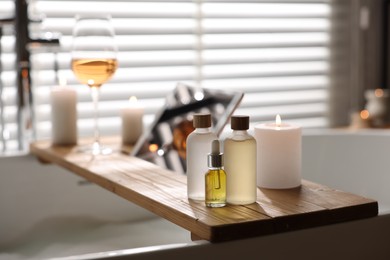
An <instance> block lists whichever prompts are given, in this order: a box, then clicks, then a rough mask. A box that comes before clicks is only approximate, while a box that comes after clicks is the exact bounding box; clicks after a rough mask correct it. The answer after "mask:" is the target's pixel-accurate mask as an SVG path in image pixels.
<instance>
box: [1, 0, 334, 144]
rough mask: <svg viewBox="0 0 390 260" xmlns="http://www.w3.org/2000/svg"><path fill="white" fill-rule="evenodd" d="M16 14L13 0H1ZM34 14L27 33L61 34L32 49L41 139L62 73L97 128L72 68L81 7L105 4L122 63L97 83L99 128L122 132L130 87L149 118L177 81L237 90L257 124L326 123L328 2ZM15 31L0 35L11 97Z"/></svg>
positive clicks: (112, 5) (11, 105)
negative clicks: (53, 43) (278, 120)
mask: <svg viewBox="0 0 390 260" xmlns="http://www.w3.org/2000/svg"><path fill="white" fill-rule="evenodd" d="M1 2H2V3H1V7H0V8H1V12H2V13H3V12H12V8H13V5H12V1H5V0H3V1H1ZM29 12H30V15H41V16H42V15H43V17H44V19H43V21H42V22H41V23H34V24H31V26H30V30H31V34H33V35H34V34H36V35H42V34H44V33H47V32H56V33H60V34H61V38H60V46H58V48H52V47H51V48H45V47H39V48H32V49H31V62H32V63H31V66H32V71H31V76H32V88H33V93H34V109H35V114H36V118H35V120H36V122H35V127H36V133H37V138H38V139H43V138H49V137H50V129H51V123H50V104H49V101H50V100H49V93H50V89H51V88H52V87H53V86H55V85H58V78H63V79H65V80H66V81H67V83H68V85H69V87H71V88H74V89H76V90H77V92H78V118H79V121H78V128H79V132H80V135H81V136H86V135H92V127H93V121H92V119H93V106H92V101H91V97H90V93H89V89H88V87H86V86H83V85H81V84H80V83H78V81H77V80H76V78H75V76H74V75H73V73H72V71H71V70H70V47H71V42H72V37H71V33H72V28H73V25H74V23H75V20H74V16H75V14H77V13H92V12H102V13H109V14H111V16H112V18H113V21H112V22H113V25H114V28H115V32H116V40H117V43H118V46H119V54H118V62H119V68H118V70H117V71H116V73H115V75H114V77H113V78H112V79H111V80H110V81H109V82H107V83H106V84H104V85H103V86H102V88H101V99H100V103H99V113H100V120H99V126H100V130H101V133H102V135H111V134H119V131H120V123H121V122H120V117H119V109H120V107H122V106H123V105H124V104H126V102H127V100H128V98H129V97H130V96H132V95H134V96H137V98H138V100H139V102H141V104H142V105H143V106H144V107H145V113H146V115H145V117H144V120H145V126H146V127H147V126H148V125H149V124H150V123H151V122H152V120H153V118H154V114H155V113H156V112H157V111H158V110H159V109H160V108H161V107H162V105H163V103H164V98H165V96H166V95H167V94H168V93H169V92H170V91H172V90H173V89H174V88H175V87H176V84H177V83H178V82H183V83H186V84H188V85H201V86H203V87H206V88H216V89H226V90H240V91H243V92H244V93H245V96H244V99H243V101H242V103H241V105H240V106H239V108H238V109H237V110H236V114H246V115H249V116H250V117H251V124H252V125H254V124H256V123H259V122H264V121H272V120H274V118H275V115H276V114H281V116H282V119H284V120H286V121H294V122H295V123H298V124H301V125H302V126H303V127H326V126H327V124H328V120H327V117H326V114H327V109H328V104H327V99H328V90H329V85H330V82H331V73H330V71H331V65H332V63H331V56H332V53H333V52H335V51H336V52H337V50H336V46H334V45H332V44H331V27H332V23H333V18H332V17H333V16H332V12H333V10H332V4H331V1H330V0H321V1H315V0H313V1H311V0H301V1H287V0H284V1H264V0H257V1H256V0H253V1H251V0H247V1H233V0H224V1H222V0H205V1H200V0H199V1H174V0H171V1H163V0H154V1H152V0H144V1H124V0H114V1H87V0H84V1H71V0H51V1H48V0H46V1H45V0H37V1H32V2H31V3H30V8H29ZM13 41H14V38H13V36H12V35H7V36H4V37H3V39H2V49H3V51H2V64H3V73H2V82H3V85H4V86H5V88H4V89H5V90H4V94H5V96H13V95H14V94H15V91H16V88H15V84H16V82H15V72H14V68H13V66H14V64H13V62H14V60H15V55H14V54H13V48H12V46H13V44H14V43H13ZM5 105H6V108H5V109H4V111H5V112H6V114H7V116H6V117H7V120H6V121H7V122H6V123H7V124H6V126H7V128H8V129H9V130H8V131H9V134H8V135H9V136H8V138H9V139H10V143H11V141H12V139H13V138H14V137H15V133H14V131H15V126H14V124H15V121H14V119H13V118H14V116H15V113H16V109H15V102H14V100H13V99H12V98H8V99H7V100H6V101H5Z"/></svg>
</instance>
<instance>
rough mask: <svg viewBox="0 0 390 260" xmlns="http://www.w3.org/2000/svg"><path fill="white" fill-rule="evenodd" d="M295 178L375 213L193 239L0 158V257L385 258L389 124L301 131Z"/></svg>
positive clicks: (112, 199)
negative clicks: (267, 232) (258, 233)
mask: <svg viewBox="0 0 390 260" xmlns="http://www.w3.org/2000/svg"><path fill="white" fill-rule="evenodd" d="M303 177H304V178H305V179H308V180H312V181H315V182H318V183H322V184H325V185H328V186H330V187H333V188H337V189H341V190H344V191H349V192H353V193H355V194H359V195H362V196H366V197H370V198H373V199H376V200H378V201H379V211H380V216H379V217H375V218H370V219H364V220H359V221H352V222H348V223H342V224H337V225H329V226H325V227H319V228H312V229H307V230H300V231H293V232H288V233H283V234H277V235H271V236H264V237H256V238H251V239H245V240H238V241H232V242H227V243H219V244H210V243H208V242H205V241H198V242H192V241H191V240H190V234H189V232H188V231H186V230H183V229H181V228H179V227H177V226H175V225H173V224H171V223H169V222H167V221H165V220H164V219H161V218H159V217H157V216H155V215H153V214H151V213H149V212H147V211H145V210H143V209H141V208H139V207H138V206H136V205H134V204H132V203H130V202H127V201H125V200H123V199H121V198H119V197H117V196H116V195H113V194H111V193H109V192H108V191H105V190H103V189H102V188H100V187H97V186H95V185H92V184H84V183H82V181H83V180H82V179H80V178H79V177H76V176H75V175H73V174H71V173H69V172H67V171H65V170H62V169H60V168H58V167H56V166H53V165H41V164H39V163H38V162H37V161H36V160H35V158H33V157H30V156H24V157H15V158H0V259H1V260H3V259H4V260H5V259H7V260H8V259H45V258H54V257H56V258H58V259H68V260H70V259H72V260H73V259H116V260H117V259H161V258H162V257H170V258H173V259H179V258H181V259H183V258H185V259H186V260H188V259H200V258H205V259H211V258H212V257H213V258H215V259H222V258H227V259H232V258H233V257H237V258H238V257H239V258H241V259H250V257H257V256H262V257H264V259H287V258H289V259H298V258H300V259H390V246H389V241H390V130H389V131H379V130H378V131H373V130H370V131H359V132H348V131H341V130H339V131H336V130H333V131H332V130H329V131H324V130H321V131H312V130H311V131H306V132H305V133H304V137H303ZM164 259H165V258H164Z"/></svg>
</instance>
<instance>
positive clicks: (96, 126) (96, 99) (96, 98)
mask: <svg viewBox="0 0 390 260" xmlns="http://www.w3.org/2000/svg"><path fill="white" fill-rule="evenodd" d="M91 95H92V101H93V109H94V139H95V140H94V146H95V145H96V146H99V145H100V132H99V123H98V119H99V87H91Z"/></svg>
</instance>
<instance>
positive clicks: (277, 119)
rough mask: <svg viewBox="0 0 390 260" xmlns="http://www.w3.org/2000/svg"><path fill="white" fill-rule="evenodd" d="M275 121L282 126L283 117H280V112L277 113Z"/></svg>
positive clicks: (278, 125)
mask: <svg viewBox="0 0 390 260" xmlns="http://www.w3.org/2000/svg"><path fill="white" fill-rule="evenodd" d="M275 123H276V126H277V127H280V126H281V125H282V118H281V117H280V115H279V114H277V115H276V118H275Z"/></svg>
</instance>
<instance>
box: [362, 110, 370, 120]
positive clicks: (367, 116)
mask: <svg viewBox="0 0 390 260" xmlns="http://www.w3.org/2000/svg"><path fill="white" fill-rule="evenodd" d="M369 117H370V112H368V110H367V109H364V110H362V111H360V118H361V119H364V120H366V119H368V118H369Z"/></svg>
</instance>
